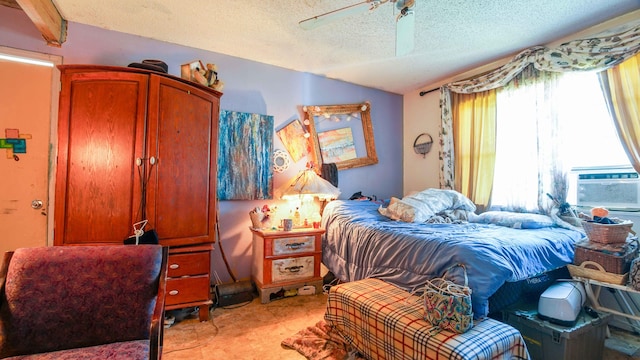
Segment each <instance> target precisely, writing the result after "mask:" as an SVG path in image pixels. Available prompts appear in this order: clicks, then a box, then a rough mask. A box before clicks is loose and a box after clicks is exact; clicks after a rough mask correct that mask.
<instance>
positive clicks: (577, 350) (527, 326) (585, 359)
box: [502, 303, 611, 360]
mask: <svg viewBox="0 0 640 360" xmlns="http://www.w3.org/2000/svg"><path fill="white" fill-rule="evenodd" d="M598 315H599V317H598V318H593V317H591V316H589V315H587V314H586V313H585V312H584V311H581V312H580V315H578V320H577V321H576V324H575V325H574V326H571V327H566V326H561V325H556V324H552V323H550V322H548V321H544V320H542V319H540V318H539V317H538V309H537V304H536V303H529V304H517V305H514V306H512V307H509V308H508V309H506V310H504V311H503V313H502V318H503V321H504V322H506V323H507V324H509V325H511V326H513V327H514V328H516V329H518V330H519V331H520V333H521V334H522V337H523V338H524V341H525V343H526V344H527V349H528V350H529V355H531V358H532V359H533V360H561V359H564V360H574V359H581V360H601V359H602V354H603V353H604V340H605V337H606V332H607V324H608V323H609V320H610V319H611V314H607V313H598Z"/></svg>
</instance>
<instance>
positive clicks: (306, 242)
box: [272, 236, 316, 255]
mask: <svg viewBox="0 0 640 360" xmlns="http://www.w3.org/2000/svg"><path fill="white" fill-rule="evenodd" d="M315 239H316V237H315V236H296V237H288V238H275V239H273V240H272V241H273V255H286V254H298V253H303V252H313V251H314V250H315V249H316V243H315Z"/></svg>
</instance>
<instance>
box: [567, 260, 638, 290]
mask: <svg viewBox="0 0 640 360" xmlns="http://www.w3.org/2000/svg"><path fill="white" fill-rule="evenodd" d="M567 268H568V269H569V273H570V274H571V276H572V277H581V278H587V279H593V280H598V281H602V282H606V283H609V284H616V285H624V284H626V283H627V276H629V273H626V274H622V275H619V274H612V273H608V272H606V271H604V268H602V266H601V265H600V264H598V263H596V262H593V261H585V262H583V263H582V264H580V266H577V265H571V264H569V265H567Z"/></svg>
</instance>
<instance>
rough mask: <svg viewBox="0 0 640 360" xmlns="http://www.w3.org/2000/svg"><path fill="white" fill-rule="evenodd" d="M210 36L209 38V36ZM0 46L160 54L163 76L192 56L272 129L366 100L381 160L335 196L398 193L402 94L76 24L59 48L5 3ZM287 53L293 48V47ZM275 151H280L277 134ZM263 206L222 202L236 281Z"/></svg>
mask: <svg viewBox="0 0 640 360" xmlns="http://www.w3.org/2000/svg"><path fill="white" fill-rule="evenodd" d="M211 41H215V38H212V39H211ZM0 46H6V47H12V48H17V49H22V50H29V51H36V52H41V53H47V54H54V55H59V56H62V57H63V62H64V63H65V64H102V65H114V66H127V65H128V64H129V63H132V62H139V61H141V60H143V59H160V60H163V61H164V62H166V63H167V64H168V65H169V73H170V74H172V75H176V76H179V75H180V65H181V64H184V63H188V62H191V61H193V60H202V62H204V63H215V64H216V65H217V66H218V75H219V78H220V79H221V80H223V81H224V82H225V87H224V89H223V93H224V95H223V96H222V100H221V108H222V109H226V110H235V111H242V112H251V113H260V114H266V115H272V116H273V117H274V127H275V129H276V130H278V129H280V128H281V127H282V126H284V125H285V124H287V123H288V122H289V121H291V120H293V119H296V118H300V112H299V111H300V110H299V109H300V107H301V106H302V105H332V104H350V103H359V102H363V101H369V102H370V103H371V120H372V124H373V129H374V136H375V144H376V150H377V154H378V159H379V163H378V164H376V165H372V166H366V167H360V168H355V169H349V170H342V171H340V172H339V188H340V190H341V191H342V195H341V196H340V197H341V198H343V199H346V198H349V197H350V196H351V194H353V193H355V192H357V191H362V193H363V194H366V195H376V196H377V197H378V198H381V199H382V198H389V197H390V196H398V197H402V172H403V169H402V120H403V113H402V111H403V110H402V109H403V108H402V107H403V104H402V102H403V98H402V96H401V95H397V94H393V93H388V92H384V91H380V90H375V89H371V88H366V87H362V86H358V85H354V84H350V83H346V82H343V81H337V80H330V79H327V78H324V77H321V76H315V75H311V74H308V73H302V72H297V71H292V70H287V69H284V68H280V67H275V66H271V65H266V64H262V63H258V62H254V61H249V60H244V59H240V58H236V57H232V56H227V55H223V54H218V53H213V52H208V51H204V50H199V49H195V48H191V47H186V46H180V45H176V44H170V43H165V42H160V41H156V40H152V39H148V38H142V37H139V36H133V35H128V34H123V33H119V32H115V31H109V30H104V29H100V28H96V27H92V26H86V25H83V24H78V23H70V24H69V27H68V34H67V41H66V42H65V43H64V44H63V45H62V47H61V48H55V47H49V46H47V45H46V44H45V42H44V40H43V39H42V36H41V35H40V33H39V32H38V31H37V29H36V28H35V26H34V25H33V23H31V21H30V20H29V18H28V17H27V16H26V15H25V14H24V13H23V12H22V11H20V10H15V9H12V8H9V7H5V6H0ZM292 52H295V49H294V48H292ZM282 56H291V54H283V55H282ZM372 76H375V74H372ZM25 86H28V84H25ZM274 148H275V149H284V147H283V146H282V143H281V142H280V140H279V139H278V137H277V136H275V139H274ZM306 161H307V160H306V158H304V157H303V158H302V159H301V160H300V161H298V162H297V163H295V164H292V166H291V167H290V168H289V169H288V170H287V171H285V172H283V173H275V175H274V186H275V188H277V187H278V186H280V185H281V184H283V183H284V182H286V181H287V180H288V179H289V178H291V177H292V176H294V175H295V174H296V173H297V172H298V171H299V170H300V169H303V168H304V166H305V163H306ZM265 203H268V204H280V203H281V202H279V201H276V200H264V201H224V202H221V203H220V213H219V221H220V232H221V242H220V243H221V244H222V246H223V247H224V252H225V254H226V257H227V259H228V261H229V263H230V265H231V268H232V269H233V271H234V272H235V273H236V275H237V277H238V278H248V277H249V276H250V273H251V265H250V264H251V254H252V252H251V234H250V232H249V230H248V227H249V226H250V224H251V222H250V220H249V215H248V212H249V211H250V210H251V209H252V208H254V207H256V206H262V205H263V204H265ZM220 243H219V244H220ZM219 244H217V245H216V252H215V254H214V265H213V268H214V270H215V271H216V272H217V274H218V275H219V277H220V278H221V279H222V280H223V281H225V282H226V281H228V279H229V275H228V273H227V270H226V268H225V266H224V263H223V262H222V258H221V257H220V252H219V247H218V246H219Z"/></svg>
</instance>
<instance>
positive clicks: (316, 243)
mask: <svg viewBox="0 0 640 360" xmlns="http://www.w3.org/2000/svg"><path fill="white" fill-rule="evenodd" d="M324 231H325V230H324V229H314V228H300V229H293V230H291V231H280V230H258V229H253V228H251V232H252V233H253V265H252V269H251V277H252V279H253V281H254V283H255V285H256V288H257V289H258V294H259V295H260V301H261V302H262V303H263V304H265V303H268V302H269V301H270V296H271V295H272V294H275V293H277V292H278V291H280V290H285V291H286V290H291V289H298V288H300V287H302V286H305V285H310V286H314V287H315V288H316V294H318V293H320V292H322V277H321V276H320V263H321V262H322V239H321V237H322V234H324Z"/></svg>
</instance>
